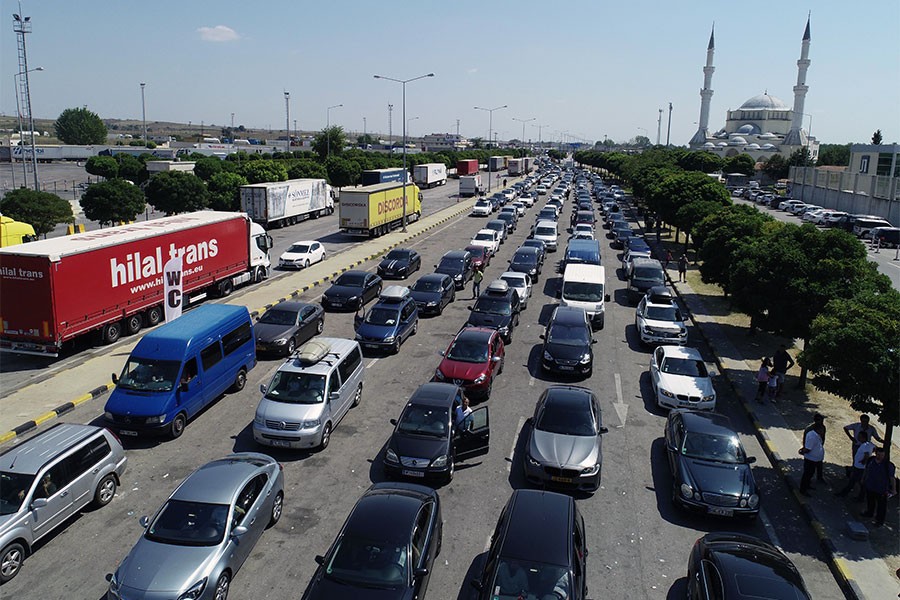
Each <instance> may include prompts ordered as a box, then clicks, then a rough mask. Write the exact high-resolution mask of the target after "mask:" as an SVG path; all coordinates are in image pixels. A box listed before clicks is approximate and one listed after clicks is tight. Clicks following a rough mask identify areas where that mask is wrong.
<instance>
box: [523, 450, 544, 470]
mask: <svg viewBox="0 0 900 600" xmlns="http://www.w3.org/2000/svg"><path fill="white" fill-rule="evenodd" d="M525 460H527V461H528V464H530V465H531V466H532V467H540V466H541V463H540V462H539V461H538V460H536V459H535V458H534V457H533V456H532V455H531V453H530V452H526V453H525Z"/></svg>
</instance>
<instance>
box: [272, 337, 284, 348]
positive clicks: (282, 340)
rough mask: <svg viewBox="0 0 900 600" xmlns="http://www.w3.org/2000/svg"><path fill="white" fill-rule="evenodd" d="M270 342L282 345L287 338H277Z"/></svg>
mask: <svg viewBox="0 0 900 600" xmlns="http://www.w3.org/2000/svg"><path fill="white" fill-rule="evenodd" d="M272 343H273V344H275V345H276V346H284V345H285V344H287V338H278V339H277V340H275V341H274V342H272Z"/></svg>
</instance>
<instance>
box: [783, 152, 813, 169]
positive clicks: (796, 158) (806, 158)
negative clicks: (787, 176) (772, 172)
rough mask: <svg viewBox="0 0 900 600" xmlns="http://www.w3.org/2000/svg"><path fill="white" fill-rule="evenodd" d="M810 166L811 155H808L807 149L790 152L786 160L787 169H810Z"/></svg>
mask: <svg viewBox="0 0 900 600" xmlns="http://www.w3.org/2000/svg"><path fill="white" fill-rule="evenodd" d="M812 164H813V162H812V155H811V154H810V153H809V148H797V149H796V150H794V151H793V152H791V155H790V156H788V159H787V166H788V167H811V166H812Z"/></svg>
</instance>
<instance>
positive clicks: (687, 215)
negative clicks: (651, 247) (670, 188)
mask: <svg viewBox="0 0 900 600" xmlns="http://www.w3.org/2000/svg"><path fill="white" fill-rule="evenodd" d="M724 206H725V205H723V204H722V203H721V202H716V201H713V200H697V201H695V202H688V203H687V204H685V205H684V206H682V207H681V208H679V209H678V211H677V212H676V213H675V219H674V220H673V221H672V224H673V225H675V226H676V227H678V228H679V229H681V230H682V231H684V251H685V252H687V247H688V243H689V242H690V239H691V231H693V229H694V227H695V226H696V225H697V224H698V223H700V222H701V221H702V220H703V219H705V218H707V217H710V216H712V215H714V214H716V213H717V212H719V211H720V210H722V209H723V208H724Z"/></svg>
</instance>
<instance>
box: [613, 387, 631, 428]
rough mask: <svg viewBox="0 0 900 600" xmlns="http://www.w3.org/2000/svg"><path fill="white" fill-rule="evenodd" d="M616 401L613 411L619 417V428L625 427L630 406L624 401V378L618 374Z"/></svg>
mask: <svg viewBox="0 0 900 600" xmlns="http://www.w3.org/2000/svg"><path fill="white" fill-rule="evenodd" d="M615 379H616V401H615V402H613V409H615V411H616V416H617V417H619V423H621V425H619V427H620V428H621V427H625V419H626V418H628V405H627V404H625V402H624V401H623V400H622V377H621V376H620V375H619V374H618V373H616V374H615Z"/></svg>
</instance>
